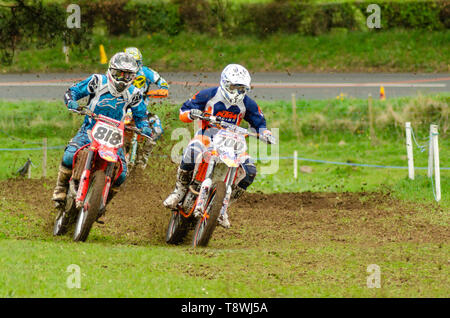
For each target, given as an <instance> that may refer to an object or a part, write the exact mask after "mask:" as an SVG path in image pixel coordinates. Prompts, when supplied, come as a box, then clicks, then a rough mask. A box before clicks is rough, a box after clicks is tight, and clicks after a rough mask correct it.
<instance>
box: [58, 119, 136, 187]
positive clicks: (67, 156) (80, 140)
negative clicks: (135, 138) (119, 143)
mask: <svg viewBox="0 0 450 318" xmlns="http://www.w3.org/2000/svg"><path fill="white" fill-rule="evenodd" d="M90 142H91V140H90V139H89V133H88V132H87V131H86V130H85V129H84V128H83V127H81V128H80V130H79V131H78V133H77V134H76V135H75V136H74V137H73V138H72V139H71V140H70V141H69V144H68V145H67V147H66V149H65V150H64V155H63V159H62V165H63V166H65V167H67V168H69V169H72V164H73V157H74V156H75V153H76V152H77V150H78V149H80V148H81V147H83V146H84V145H87V144H88V143H90ZM117 154H118V155H119V157H120V160H121V161H122V169H123V170H122V173H121V174H120V176H119V178H117V180H116V182H115V183H114V186H120V185H121V184H122V183H123V182H124V181H125V177H126V175H127V164H126V161H125V156H124V154H123V149H122V148H120V149H119V151H118V152H117Z"/></svg>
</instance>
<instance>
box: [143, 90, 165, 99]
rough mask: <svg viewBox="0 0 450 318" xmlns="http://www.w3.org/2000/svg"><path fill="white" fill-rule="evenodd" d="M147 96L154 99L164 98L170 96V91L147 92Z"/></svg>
mask: <svg viewBox="0 0 450 318" xmlns="http://www.w3.org/2000/svg"><path fill="white" fill-rule="evenodd" d="M147 96H149V97H153V98H164V97H167V96H169V90H168V89H154V90H150V91H148V92H147Z"/></svg>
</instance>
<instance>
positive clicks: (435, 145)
mask: <svg viewBox="0 0 450 318" xmlns="http://www.w3.org/2000/svg"><path fill="white" fill-rule="evenodd" d="M438 137H439V132H438V126H437V125H431V138H432V140H433V158H434V184H435V187H436V201H438V202H439V201H440V200H441V173H440V172H441V171H440V168H439V145H438Z"/></svg>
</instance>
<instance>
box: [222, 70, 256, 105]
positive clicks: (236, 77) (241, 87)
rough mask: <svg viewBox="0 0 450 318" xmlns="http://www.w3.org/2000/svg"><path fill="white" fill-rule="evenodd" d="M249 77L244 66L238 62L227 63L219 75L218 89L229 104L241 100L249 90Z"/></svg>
mask: <svg viewBox="0 0 450 318" xmlns="http://www.w3.org/2000/svg"><path fill="white" fill-rule="evenodd" d="M250 82H251V77H250V73H249V72H248V71H247V69H246V68H245V67H243V66H242V65H239V64H229V65H227V66H226V67H225V68H224V70H223V71H222V75H221V76H220V90H221V92H222V95H223V97H225V99H226V100H227V101H229V102H230V103H231V104H236V103H238V102H240V101H242V100H243V99H244V97H245V95H246V94H247V92H248V91H249V90H250Z"/></svg>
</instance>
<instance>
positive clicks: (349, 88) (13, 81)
mask: <svg viewBox="0 0 450 318" xmlns="http://www.w3.org/2000/svg"><path fill="white" fill-rule="evenodd" d="M87 75H88V74H6V75H0V99H14V100H15V99H45V100H62V96H63V94H64V92H65V90H66V89H67V88H68V87H69V86H70V85H71V84H72V83H73V82H76V81H79V80H81V79H84V78H86V76H87ZM162 76H163V77H164V78H165V79H166V80H167V81H169V83H170V84H171V90H170V95H171V96H170V100H172V101H174V102H177V103H179V102H182V101H184V100H186V99H187V98H189V97H190V96H191V95H193V94H194V93H195V92H197V91H198V90H200V89H203V88H206V87H211V86H216V85H217V83H218V81H219V78H220V73H163V74H162ZM252 85H253V90H252V91H251V93H250V96H252V97H254V98H255V99H256V100H290V99H291V94H292V93H295V94H296V96H297V98H302V99H328V98H335V97H336V96H337V95H339V94H341V93H342V94H345V95H346V96H348V97H358V98H366V97H367V96H368V94H369V93H370V94H372V96H374V97H376V98H377V97H378V96H379V91H380V86H381V85H383V86H384V88H385V93H386V97H387V98H390V97H400V96H413V95H416V94H418V93H420V92H423V93H429V92H449V91H450V89H449V87H450V74H448V73H447V74H413V73H410V74H381V73H378V74H309V73H292V74H288V73H254V74H252Z"/></svg>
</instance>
